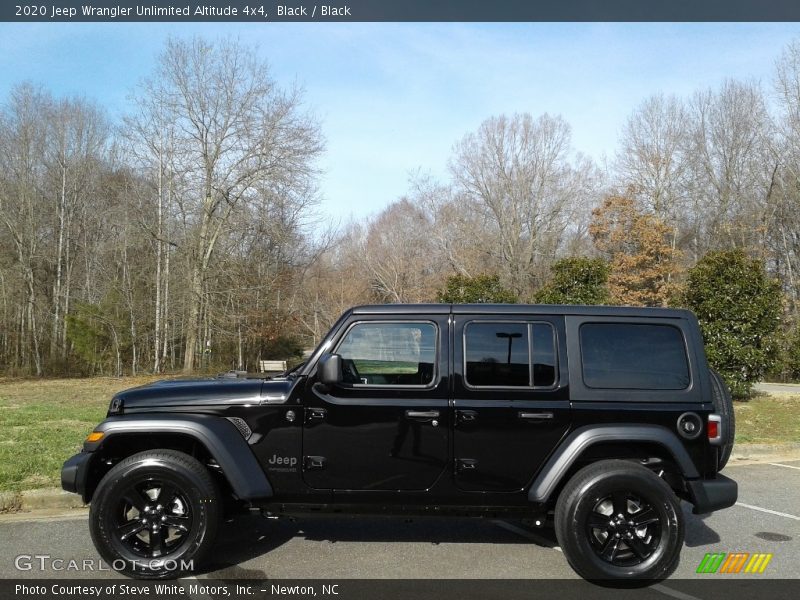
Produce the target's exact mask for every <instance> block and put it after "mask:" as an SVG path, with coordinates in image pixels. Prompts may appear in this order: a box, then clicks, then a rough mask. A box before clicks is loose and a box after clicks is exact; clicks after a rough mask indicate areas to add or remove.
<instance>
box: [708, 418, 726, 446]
mask: <svg viewBox="0 0 800 600" xmlns="http://www.w3.org/2000/svg"><path fill="white" fill-rule="evenodd" d="M706 432H707V435H708V441H709V442H711V443H712V444H719V443H720V442H721V441H722V417H721V416H719V415H708V425H706Z"/></svg>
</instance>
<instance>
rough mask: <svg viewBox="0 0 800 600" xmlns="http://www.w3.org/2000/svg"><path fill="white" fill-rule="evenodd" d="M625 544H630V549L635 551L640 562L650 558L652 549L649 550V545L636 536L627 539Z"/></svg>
mask: <svg viewBox="0 0 800 600" xmlns="http://www.w3.org/2000/svg"><path fill="white" fill-rule="evenodd" d="M625 543H626V544H628V546H629V547H630V549H631V550H633V553H634V554H635V555H636V556H637V557H638V558H639V559H640V560H644V559H645V558H647V557H648V556H650V548H648V547H647V544H645V543H644V542H643V541H642V540H640V539H639V538H638V537H636V535H635V534H634V535H633V537H631V538H628V539H626V540H625Z"/></svg>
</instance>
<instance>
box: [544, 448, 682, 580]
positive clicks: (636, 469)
mask: <svg viewBox="0 0 800 600" xmlns="http://www.w3.org/2000/svg"><path fill="white" fill-rule="evenodd" d="M618 498H621V499H623V500H624V502H622V504H623V505H624V506H625V507H626V508H625V509H624V511H622V512H624V514H625V517H626V518H625V519H624V524H621V525H619V524H616V521H617V515H618V514H621V512H620V511H619V510H617V508H618V504H617V499H618ZM598 507H600V508H601V509H603V510H607V509H608V508H609V507H613V509H614V510H612V511H611V514H610V516H606V515H605V514H601V512H598ZM645 507H646V508H645ZM606 519H608V520H609V521H608V522H611V523H612V524H611V525H610V526H609V527H610V529H605V530H604V529H603V528H602V527H601V528H597V527H593V525H594V524H596V523H597V522H598V521H601V522H606V521H605V520H606ZM653 519H656V520H653ZM620 521H623V520H620ZM645 521H650V522H648V524H647V525H646V526H643V527H639V528H636V526H635V523H637V522H642V523H644V522H645ZM631 523H634V525H631ZM555 530H556V537H557V538H558V542H559V544H560V545H561V548H562V550H563V551H564V555H565V556H566V558H567V561H568V562H569V564H570V565H571V566H572V568H573V569H574V570H575V572H576V573H578V574H579V575H580V576H581V577H583V578H585V579H587V580H590V581H597V582H599V583H602V582H603V581H604V580H626V581H627V582H628V583H629V584H633V585H638V584H642V585H645V584H646V583H647V582H652V581H659V580H661V579H664V578H666V577H668V576H669V575H670V574H671V573H672V572H673V571H674V570H675V568H676V567H677V565H678V560H679V557H680V552H681V549H682V547H683V539H684V522H683V513H682V512H681V508H680V501H679V500H678V498H677V497H676V496H675V493H674V492H673V491H672V489H671V488H670V487H669V485H667V483H666V482H665V481H663V480H662V479H661V478H659V477H658V476H657V475H656V474H655V473H653V472H652V471H650V470H649V469H646V468H645V467H643V466H641V465H639V464H636V463H633V462H627V461H623V460H604V461H599V462H597V463H594V464H592V465H589V466H587V467H584V468H583V469H581V470H580V471H578V472H577V473H576V474H575V475H574V476H573V477H572V478H571V479H570V480H569V481H568V482H567V484H566V486H565V487H564V489H563V490H562V491H561V494H560V495H559V497H558V502H557V504H556V510H555ZM604 531H605V532H606V533H605V535H604V533H603V532H604ZM629 534H631V537H630V538H626V536H628V535H629ZM633 536H636V537H635V539H634V537H633ZM640 536H641V537H640ZM626 539H629V540H630V542H629V543H630V544H631V545H630V546H629V545H627V544H626ZM606 543H608V544H609V545H610V546H614V544H616V546H615V547H613V548H612V549H611V550H612V551H611V552H610V556H611V559H610V560H609V558H608V556H607V555H608V554H609V553H608V552H607V551H606V553H605V554H606V558H603V557H602V554H603V552H602V550H603V549H604V548H606ZM634 546H635V549H636V550H637V552H634ZM643 549H646V550H649V552H650V553H649V554H647V553H646V552H642V554H643V556H644V558H642V557H640V556H639V554H638V553H639V552H641V551H642V550H643ZM616 553H618V554H616ZM614 560H616V561H617V562H618V563H620V564H616V563H614V562H613V561H614ZM636 561H639V562H638V563H637V562H636Z"/></svg>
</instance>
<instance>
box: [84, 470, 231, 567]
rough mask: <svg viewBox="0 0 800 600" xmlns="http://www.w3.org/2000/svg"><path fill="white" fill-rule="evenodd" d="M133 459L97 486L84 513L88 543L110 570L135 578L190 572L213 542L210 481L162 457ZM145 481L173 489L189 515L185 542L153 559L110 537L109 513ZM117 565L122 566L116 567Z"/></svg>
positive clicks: (214, 515) (214, 507)
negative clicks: (87, 517) (166, 484)
mask: <svg viewBox="0 0 800 600" xmlns="http://www.w3.org/2000/svg"><path fill="white" fill-rule="evenodd" d="M136 458H137V457H135V456H134V457H131V459H126V461H123V463H120V464H119V465H117V467H115V468H114V469H112V470H111V471H109V472H108V474H106V476H105V477H104V478H103V480H102V481H101V482H100V485H99V486H98V489H97V492H96V493H95V496H94V499H93V501H92V504H91V510H90V530H91V535H92V540H93V542H94V544H95V547H96V548H97V550H98V552H99V553H100V555H101V557H102V558H103V559H104V560H105V561H106V562H107V563H108V565H109V566H110V567H111V568H113V569H114V570H116V571H119V572H122V573H125V574H127V575H130V576H133V577H138V578H148V579H161V578H174V577H177V576H179V575H181V574H183V573H185V572H187V571H191V570H193V569H194V568H196V566H197V564H196V563H197V562H198V561H200V560H201V559H202V557H203V555H204V554H205V550H206V549H207V547H208V546H209V545H210V543H211V542H213V537H214V536H215V534H216V528H217V521H218V501H217V498H216V494H215V490H214V489H213V482H211V483H212V486H209V483H210V479H209V480H204V478H203V477H202V476H200V475H199V474H198V473H196V472H194V471H193V470H192V469H189V468H185V467H183V466H182V465H180V463H176V462H173V461H170V460H169V459H168V458H166V457H157V456H149V457H146V456H143V457H141V458H139V459H138V460H136ZM187 458H189V459H190V460H193V459H191V458H190V457H188V456H187ZM132 459H133V460H132ZM150 478H154V479H158V480H161V481H165V482H169V483H170V484H172V485H174V486H176V487H177V488H178V489H179V490H180V491H181V493H182V494H183V495H184V496H185V498H186V499H187V500H188V502H189V505H190V511H191V515H192V524H191V528H190V530H189V532H188V533H186V534H185V536H184V537H185V538H186V541H185V542H184V543H182V544H181V545H180V546H179V547H178V548H177V549H175V550H174V551H172V552H170V553H168V554H165V555H164V556H162V557H159V558H154V559H150V558H146V557H142V556H141V555H139V554H136V553H135V552H133V551H132V550H130V549H129V548H127V547H126V546H125V545H124V543H123V542H121V541H120V540H119V539H118V538H117V537H116V536H115V535H114V533H113V529H114V527H115V511H116V509H117V507H118V505H119V502H120V501H121V500H122V496H123V495H124V493H125V492H126V491H127V490H128V489H129V488H130V486H131V485H132V484H134V483H135V482H138V481H145V480H147V479H150ZM173 561H174V562H173ZM123 563H124V565H125V566H124V568H120V567H122V565H123Z"/></svg>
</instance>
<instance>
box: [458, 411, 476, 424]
mask: <svg viewBox="0 0 800 600" xmlns="http://www.w3.org/2000/svg"><path fill="white" fill-rule="evenodd" d="M456 418H457V419H458V422H459V423H471V422H472V421H475V420H477V418H478V411H476V410H457V411H456Z"/></svg>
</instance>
